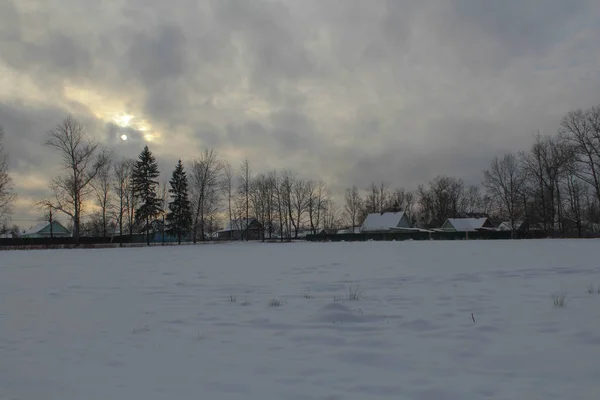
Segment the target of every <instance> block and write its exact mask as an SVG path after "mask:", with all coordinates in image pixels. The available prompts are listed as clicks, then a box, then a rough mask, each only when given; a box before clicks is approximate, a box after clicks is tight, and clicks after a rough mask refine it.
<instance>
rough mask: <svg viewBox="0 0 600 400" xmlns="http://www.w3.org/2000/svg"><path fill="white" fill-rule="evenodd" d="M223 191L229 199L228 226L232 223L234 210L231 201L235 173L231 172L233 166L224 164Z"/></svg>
mask: <svg viewBox="0 0 600 400" xmlns="http://www.w3.org/2000/svg"><path fill="white" fill-rule="evenodd" d="M221 185H222V191H223V194H224V195H225V197H226V198H227V218H228V219H227V225H229V224H231V222H232V208H231V201H232V199H233V171H232V170H231V164H229V163H225V164H223V180H222V183H221Z"/></svg>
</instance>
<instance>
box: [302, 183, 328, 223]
mask: <svg viewBox="0 0 600 400" xmlns="http://www.w3.org/2000/svg"><path fill="white" fill-rule="evenodd" d="M306 191H307V194H308V199H307V211H308V221H309V223H310V230H311V233H313V234H315V233H317V228H318V227H319V226H320V225H321V219H322V212H323V205H324V203H325V201H326V200H327V186H326V185H325V182H323V181H318V182H315V181H308V182H306Z"/></svg>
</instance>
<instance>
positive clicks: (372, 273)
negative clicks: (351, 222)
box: [0, 240, 600, 400]
mask: <svg viewBox="0 0 600 400" xmlns="http://www.w3.org/2000/svg"><path fill="white" fill-rule="evenodd" d="M590 284H593V285H594V293H593V294H590V293H588V287H589V286H590ZM356 285H358V299H355V300H349V299H348V297H349V296H348V292H349V287H352V292H354V291H355V289H356ZM598 285H600V241H598V240H579V241H576V240H571V241H568V240H540V241H533V240H530V241H514V242H511V241H468V242H465V241H456V242H387V243H382V242H371V243H337V244H329V243H315V244H311V243H299V244H259V243H255V244H222V245H199V246H182V247H164V248H160V247H159V248H137V249H104V250H51V251H13V252H0V399H3V400H4V399H27V400H29V399H44V400H50V399H57V400H58V399H60V400H70V399H77V400H96V399H98V400H100V399H102V400H106V399H111V400H117V399H127V400H137V399H143V400H147V399H210V400H215V399H246V400H248V399H260V400H266V399H343V400H347V399H379V398H382V399H423V400H452V399H460V400H465V399H497V400H500V399H511V400H515V399H527V400H533V399H544V400H548V399H570V400H571V399H598V398H599V396H600V294H598V293H597V292H598V289H599V286H598ZM553 294H555V295H560V294H565V295H566V297H567V304H566V307H564V308H556V307H554V305H553V298H552V295H553ZM274 300H276V301H274ZM278 302H280V303H281V304H280V305H279V306H276V304H275V303H278ZM472 314H473V317H474V319H475V322H473V319H472Z"/></svg>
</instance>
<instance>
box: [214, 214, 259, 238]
mask: <svg viewBox="0 0 600 400" xmlns="http://www.w3.org/2000/svg"><path fill="white" fill-rule="evenodd" d="M263 233H264V227H263V225H262V224H261V223H260V222H259V221H258V220H257V219H256V218H248V219H245V218H239V219H234V220H231V221H229V223H228V224H227V226H226V227H225V229H222V230H220V231H218V232H217V237H218V239H219V240H261V239H262V238H263Z"/></svg>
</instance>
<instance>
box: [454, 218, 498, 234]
mask: <svg viewBox="0 0 600 400" xmlns="http://www.w3.org/2000/svg"><path fill="white" fill-rule="evenodd" d="M487 220H488V219H487V218H448V222H449V223H450V224H452V226H453V227H454V229H456V230H457V231H459V232H474V231H476V230H478V229H481V228H483V225H484V224H485V223H486V221H487Z"/></svg>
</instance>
